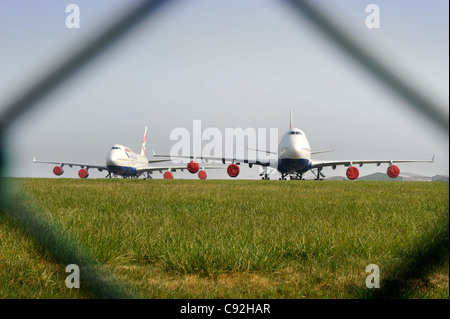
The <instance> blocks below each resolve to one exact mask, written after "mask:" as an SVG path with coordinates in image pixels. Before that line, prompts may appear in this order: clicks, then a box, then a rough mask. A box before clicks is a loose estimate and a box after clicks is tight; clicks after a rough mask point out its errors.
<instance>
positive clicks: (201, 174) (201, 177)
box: [198, 170, 208, 179]
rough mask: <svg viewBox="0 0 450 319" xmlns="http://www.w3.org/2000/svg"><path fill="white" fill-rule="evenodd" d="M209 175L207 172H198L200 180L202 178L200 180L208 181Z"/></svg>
mask: <svg viewBox="0 0 450 319" xmlns="http://www.w3.org/2000/svg"><path fill="white" fill-rule="evenodd" d="M207 176H208V175H207V174H206V172H205V171H203V170H202V171H200V172H198V178H200V179H206V177H207Z"/></svg>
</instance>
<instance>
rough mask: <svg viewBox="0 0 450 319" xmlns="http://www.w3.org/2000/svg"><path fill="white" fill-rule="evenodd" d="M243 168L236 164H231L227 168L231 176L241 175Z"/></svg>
mask: <svg viewBox="0 0 450 319" xmlns="http://www.w3.org/2000/svg"><path fill="white" fill-rule="evenodd" d="M240 171H241V169H240V168H239V166H238V165H236V164H230V165H229V166H228V168H227V173H228V175H229V176H230V177H236V176H238V175H239V172H240Z"/></svg>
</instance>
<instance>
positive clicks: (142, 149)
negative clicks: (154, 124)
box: [141, 126, 147, 156]
mask: <svg viewBox="0 0 450 319" xmlns="http://www.w3.org/2000/svg"><path fill="white" fill-rule="evenodd" d="M146 145H147V126H146V127H145V131H144V140H143V141H142V147H141V155H144V156H145V146H146Z"/></svg>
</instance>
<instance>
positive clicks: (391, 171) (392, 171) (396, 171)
mask: <svg viewBox="0 0 450 319" xmlns="http://www.w3.org/2000/svg"><path fill="white" fill-rule="evenodd" d="M387 174H388V176H389V177H390V178H396V177H397V176H398V175H400V168H398V166H397V165H389V167H388V169H387Z"/></svg>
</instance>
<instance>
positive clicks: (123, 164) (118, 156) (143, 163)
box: [33, 127, 223, 179]
mask: <svg viewBox="0 0 450 319" xmlns="http://www.w3.org/2000/svg"><path fill="white" fill-rule="evenodd" d="M146 144H147V127H146V128H145V132H144V140H143V141H142V146H141V152H140V154H137V153H134V152H133V151H132V150H131V149H130V148H128V147H126V146H123V145H119V144H116V145H114V146H113V147H112V148H111V150H110V151H109V153H108V156H107V157H106V165H90V164H77V163H66V162H42V161H36V158H33V162H34V163H45V164H56V166H55V167H54V168H53V173H54V174H55V175H57V176H60V175H62V174H63V173H64V166H66V165H67V166H69V167H73V166H79V167H80V170H79V171H78V176H79V177H80V178H87V177H88V176H89V169H91V168H94V169H98V170H99V171H100V172H102V171H107V172H108V175H107V176H106V177H107V178H108V177H109V178H112V177H113V176H122V177H124V178H126V177H140V176H141V175H143V174H144V177H145V178H151V176H150V174H152V173H153V172H155V171H159V172H160V173H162V172H163V171H166V172H164V174H163V177H164V179H172V178H173V174H172V172H175V171H177V170H181V171H183V170H185V169H187V170H188V171H189V172H190V173H192V174H195V173H197V172H198V177H199V178H200V179H206V177H207V173H206V171H205V168H213V169H214V168H223V167H213V166H208V167H200V165H199V164H198V163H196V162H191V163H189V164H188V165H187V166H186V165H183V166H160V167H157V166H149V165H148V164H151V163H158V162H167V161H170V159H163V160H161V159H159V160H149V159H148V158H147V156H146V155H145V153H146Z"/></svg>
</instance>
